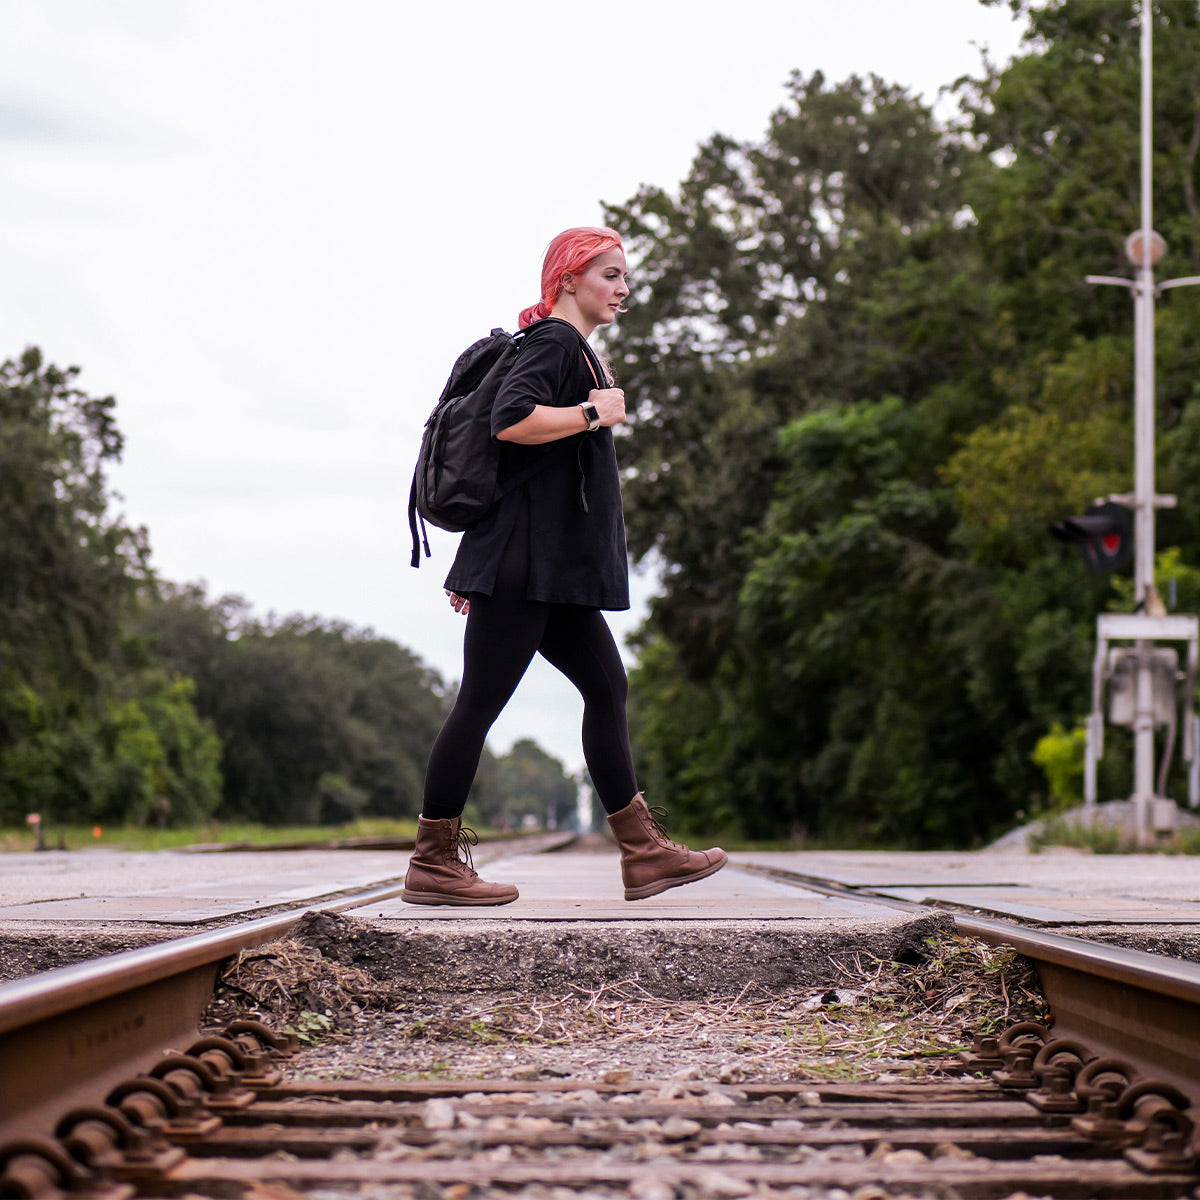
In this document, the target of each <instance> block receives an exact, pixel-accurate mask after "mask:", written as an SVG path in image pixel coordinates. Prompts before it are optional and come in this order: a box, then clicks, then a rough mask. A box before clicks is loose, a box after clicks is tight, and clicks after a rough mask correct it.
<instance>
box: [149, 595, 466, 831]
mask: <svg viewBox="0 0 1200 1200" xmlns="http://www.w3.org/2000/svg"><path fill="white" fill-rule="evenodd" d="M140 628H141V629H142V631H143V632H144V633H145V635H146V636H147V637H149V639H150V642H151V645H152V646H153V648H154V651H155V653H157V654H159V655H161V656H162V657H163V659H164V660H165V661H166V662H168V663H169V664H170V665H171V666H172V667H173V668H174V669H175V670H177V671H179V672H181V673H182V674H184V675H186V676H188V677H190V678H192V679H194V680H195V685H196V707H197V709H198V710H199V711H200V713H201V714H203V715H204V716H205V718H206V719H208V720H210V721H211V722H212V724H213V725H214V727H215V728H216V730H217V731H218V733H219V734H220V737H221V741H222V744H223V747H224V755H223V760H222V768H223V773H224V793H223V799H222V802H221V809H220V812H221V814H222V815H223V816H226V817H236V818H239V819H242V820H260V821H265V822H267V823H269V824H285V823H314V822H340V821H345V820H348V819H351V818H353V817H357V816H363V815H386V816H392V817H399V816H409V817H415V816H416V814H417V813H418V812H419V811H420V804H421V789H422V782H423V778H424V769H425V760H426V758H427V757H428V754H429V747H430V745H432V742H433V738H434V737H435V736H436V733H437V730H438V729H439V727H440V725H441V721H442V718H443V716H444V714H445V711H446V704H447V697H446V689H445V686H444V684H443V683H442V681H441V679H440V678H439V677H438V675H437V674H436V672H434V671H431V670H430V669H429V668H427V667H425V666H424V665H423V664H422V663H421V662H420V660H419V659H417V658H416V656H415V655H413V654H412V653H411V651H409V650H406V649H404V648H403V647H401V646H399V645H397V644H396V643H395V642H392V641H389V640H388V639H386V638H380V637H377V636H376V635H375V634H374V633H372V632H371V631H370V630H358V629H355V628H353V627H352V626H350V625H348V624H345V623H344V622H337V621H324V620H321V619H320V618H315V617H302V616H290V617H286V618H283V619H272V620H270V621H266V622H264V621H259V620H257V619H256V618H254V617H253V615H252V614H251V612H250V609H249V606H248V605H247V604H246V603H245V601H243V600H241V599H240V598H238V597H231V596H225V597H222V598H220V599H218V600H216V601H213V602H209V600H208V599H207V597H206V596H205V593H204V589H203V588H202V587H200V586H198V585H189V586H186V587H167V588H165V589H164V593H163V598H162V601H161V603H159V604H157V605H155V606H152V607H150V608H148V609H147V611H146V612H145V613H144V614H143V616H142V618H141V625H140Z"/></svg>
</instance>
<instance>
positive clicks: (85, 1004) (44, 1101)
mask: <svg viewBox="0 0 1200 1200" xmlns="http://www.w3.org/2000/svg"><path fill="white" fill-rule="evenodd" d="M401 886H402V885H401V884H400V883H399V882H397V883H396V884H395V885H394V886H390V887H382V888H372V889H371V890H369V891H365V892H360V893H355V894H353V895H347V896H342V897H340V898H339V899H337V900H335V901H332V902H330V903H328V904H323V905H317V906H312V905H306V906H304V907H303V908H298V909H293V910H291V911H288V912H284V913H279V914H276V915H274V916H269V917H262V918H260V919H259V920H256V921H249V922H246V923H243V924H240V925H232V926H228V927H226V928H223V929H217V930H213V931H211V932H208V933H199V934H194V935H192V936H189V937H182V938H177V939H174V940H172V941H169V942H164V943H161V944H159V945H156V946H147V947H143V948H141V949H137V950H127V951H123V952H122V953H119V954H112V955H107V956H105V957H104V958H99V959H94V960H91V961H89V962H83V963H76V964H74V965H72V966H68V967H59V968H57V969H55V970H52V971H45V972H43V973H41V974H39V975H32V976H30V977H28V978H26V979H18V980H15V981H14V982H12V983H7V984H4V985H0V1080H2V1081H3V1086H0V1130H2V1131H3V1133H4V1136H5V1137H13V1136H25V1135H33V1134H38V1133H44V1132H45V1131H46V1129H47V1128H48V1127H49V1126H51V1125H52V1124H53V1121H54V1119H55V1117H56V1115H57V1114H58V1113H60V1112H61V1111H62V1108H63V1105H64V1098H67V1103H91V1102H93V1101H95V1100H96V1099H98V1098H99V1097H101V1096H102V1095H103V1094H104V1093H105V1092H106V1091H107V1089H108V1088H109V1087H111V1086H113V1085H114V1084H115V1083H117V1082H119V1081H120V1080H122V1079H127V1078H129V1077H130V1076H132V1075H136V1074H138V1073H139V1072H140V1071H143V1070H146V1069H147V1068H148V1067H149V1066H150V1065H152V1064H153V1063H154V1062H155V1061H156V1060H157V1058H158V1057H159V1056H160V1055H161V1054H162V1052H163V1051H164V1050H166V1049H172V1048H176V1049H177V1048H182V1047H184V1046H187V1045H188V1044H189V1043H190V1042H192V1041H194V1040H195V1037H196V1029H197V1027H198V1025H199V1020H200V1014H201V1013H202V1012H203V1010H204V1007H205V1005H206V1004H207V1003H208V1001H209V1000H210V999H211V997H212V993H213V986H214V984H215V981H216V975H217V970H218V968H219V967H220V965H221V963H222V962H224V961H225V960H226V959H227V958H230V957H232V956H233V955H235V954H238V953H239V952H240V951H242V950H248V949H251V948H252V947H254V946H261V945H263V944H264V943H265V942H270V941H274V940H275V939H276V938H280V937H284V936H286V934H287V933H288V931H289V930H291V929H292V928H293V927H294V926H295V925H296V924H297V923H298V922H299V921H300V919H301V917H302V916H303V915H304V914H305V913H306V912H310V911H322V912H341V911H344V910H346V909H349V908H357V907H360V906H361V905H364V904H372V903H375V902H377V901H379V900H384V899H388V898H389V897H392V896H395V895H398V894H399V892H400V889H401ZM30 1064H37V1069H36V1070H31V1069H30Z"/></svg>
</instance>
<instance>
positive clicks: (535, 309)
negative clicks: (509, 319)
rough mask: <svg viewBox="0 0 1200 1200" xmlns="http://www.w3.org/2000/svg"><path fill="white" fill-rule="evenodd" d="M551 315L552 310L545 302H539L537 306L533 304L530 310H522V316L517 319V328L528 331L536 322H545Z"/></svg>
mask: <svg viewBox="0 0 1200 1200" xmlns="http://www.w3.org/2000/svg"><path fill="white" fill-rule="evenodd" d="M549 315H550V308H549V307H548V306H547V305H546V302H545V300H539V301H538V302H537V303H536V304H531V305H530V306H529V307H528V308H523V309H521V315H520V317H519V318H518V319H517V327H518V328H519V329H528V328H529V326H530V325H532V324H533V323H534V321H544V320H545V319H546V318H547V317H548V316H549Z"/></svg>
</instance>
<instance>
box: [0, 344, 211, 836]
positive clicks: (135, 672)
mask: <svg viewBox="0 0 1200 1200" xmlns="http://www.w3.org/2000/svg"><path fill="white" fill-rule="evenodd" d="M78 374H79V371H78V368H75V367H72V368H70V369H69V370H65V371H64V370H61V369H59V368H58V367H55V366H52V365H48V364H46V363H45V362H44V361H43V359H42V356H41V353H40V352H39V351H38V350H36V349H33V348H30V349H28V350H26V351H25V353H24V354H23V355H22V356H21V357H20V358H19V359H17V360H9V361H7V362H5V363H4V364H2V365H0V511H2V512H3V517H2V518H0V521H2V522H3V524H2V526H0V530H2V535H0V821H6V822H16V821H19V820H21V819H23V817H24V815H25V813H26V812H29V811H38V812H39V813H40V814H41V815H42V816H43V818H44V819H45V820H46V821H47V822H49V821H54V820H57V821H67V820H85V821H90V820H99V819H109V818H110V817H117V818H124V817H126V816H130V817H144V816H146V815H147V814H148V813H149V812H150V811H151V810H154V809H156V806H157V808H158V810H159V811H161V806H162V805H164V804H165V805H167V806H169V808H170V809H171V810H172V811H173V812H174V813H175V814H176V815H177V816H185V817H195V816H201V815H204V814H205V813H206V812H207V811H210V810H211V808H212V806H213V805H214V804H215V801H216V798H217V795H218V789H217V786H216V783H217V781H216V776H215V753H216V751H215V744H214V742H213V740H212V736H211V733H210V731H209V730H207V729H206V727H205V726H204V725H203V724H202V723H201V722H199V721H198V720H197V718H196V715H195V712H194V711H193V710H192V708H191V703H190V691H189V685H188V684H187V683H186V681H183V680H171V679H169V678H168V677H166V676H165V675H164V674H163V673H162V672H161V671H156V670H155V669H154V668H153V665H152V664H148V663H146V662H145V661H144V656H143V655H142V650H141V647H139V646H138V645H137V643H136V640H134V639H131V638H130V637H129V636H128V623H129V621H130V619H131V616H132V613H133V611H134V608H135V605H136V603H137V601H138V599H139V597H140V596H141V595H143V594H144V593H145V592H146V591H147V590H148V589H149V588H150V587H151V586H152V582H153V580H152V575H151V572H150V569H149V566H148V548H147V544H146V537H145V531H144V530H135V529H131V528H130V527H128V526H127V525H126V524H125V523H124V521H123V520H122V519H121V518H120V517H118V516H114V515H113V514H112V512H111V502H112V495H111V493H110V491H109V489H108V484H107V479H106V475H105V470H106V467H107V465H108V464H109V463H111V462H114V461H116V460H117V459H118V458H119V457H120V453H121V444H122V443H121V435H120V432H119V430H118V429H117V425H116V420H115V415H114V409H115V401H114V400H113V398H112V397H105V398H103V399H96V398H93V397H90V396H88V395H87V394H86V393H85V392H83V391H82V390H80V389H79V388H78V387H76V386H75V381H76V378H77V376H78Z"/></svg>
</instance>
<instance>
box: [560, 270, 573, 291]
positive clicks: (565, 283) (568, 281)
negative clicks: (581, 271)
mask: <svg viewBox="0 0 1200 1200" xmlns="http://www.w3.org/2000/svg"><path fill="white" fill-rule="evenodd" d="M562 290H563V291H564V292H566V293H567V294H568V295H570V296H573V295H575V276H574V275H572V274H571V272H570V271H568V272H567V273H566V274H565V275H564V276H563V277H562Z"/></svg>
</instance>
